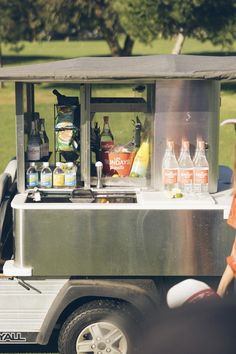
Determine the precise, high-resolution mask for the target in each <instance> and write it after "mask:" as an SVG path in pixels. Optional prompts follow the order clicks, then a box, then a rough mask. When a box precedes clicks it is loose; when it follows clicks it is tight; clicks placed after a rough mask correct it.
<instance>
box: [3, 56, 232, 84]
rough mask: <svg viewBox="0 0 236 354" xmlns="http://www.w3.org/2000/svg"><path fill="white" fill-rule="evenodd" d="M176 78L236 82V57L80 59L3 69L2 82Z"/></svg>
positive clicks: (118, 80)
mask: <svg viewBox="0 0 236 354" xmlns="http://www.w3.org/2000/svg"><path fill="white" fill-rule="evenodd" d="M175 78H176V79H178V78H182V79H216V80H236V56H222V57H215V56H197V55H153V56H139V57H138V56H137V57H119V58H110V57H89V58H87V57H81V58H75V59H67V60H60V61H55V62H48V63H42V64H32V65H22V66H8V67H4V68H1V69H0V80H2V81H24V82H69V81H70V82H81V83H83V82H84V83H86V82H104V83H106V82H123V81H130V82H131V81H135V82H136V81H151V80H154V79H175Z"/></svg>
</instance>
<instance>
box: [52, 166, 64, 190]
mask: <svg viewBox="0 0 236 354" xmlns="http://www.w3.org/2000/svg"><path fill="white" fill-rule="evenodd" d="M64 186H65V173H64V171H63V169H62V163H61V162H57V163H56V168H55V170H54V171H53V187H54V188H63V187H64Z"/></svg>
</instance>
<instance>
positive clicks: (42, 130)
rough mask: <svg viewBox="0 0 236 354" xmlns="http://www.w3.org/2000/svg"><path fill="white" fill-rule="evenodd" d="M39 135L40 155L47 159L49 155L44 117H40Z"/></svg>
mask: <svg viewBox="0 0 236 354" xmlns="http://www.w3.org/2000/svg"><path fill="white" fill-rule="evenodd" d="M40 136H41V140H42V145H41V157H42V158H44V159H45V158H46V159H47V158H48V157H49V139H48V136H47V133H46V129H45V119H43V118H40Z"/></svg>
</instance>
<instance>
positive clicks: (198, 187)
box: [194, 140, 209, 193]
mask: <svg viewBox="0 0 236 354" xmlns="http://www.w3.org/2000/svg"><path fill="white" fill-rule="evenodd" d="M197 150H198V152H197V154H196V157H195V159H194V192H195V193H207V192H208V180H209V164H208V162H207V158H206V154H205V142H204V141H203V140H198V141H197Z"/></svg>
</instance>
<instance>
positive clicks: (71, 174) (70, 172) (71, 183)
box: [65, 162, 76, 188]
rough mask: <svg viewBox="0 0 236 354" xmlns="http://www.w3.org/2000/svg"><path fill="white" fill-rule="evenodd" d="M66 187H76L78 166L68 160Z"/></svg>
mask: <svg viewBox="0 0 236 354" xmlns="http://www.w3.org/2000/svg"><path fill="white" fill-rule="evenodd" d="M65 187H69V188H75V187H76V167H75V165H74V164H73V162H67V164H66V171H65Z"/></svg>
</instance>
